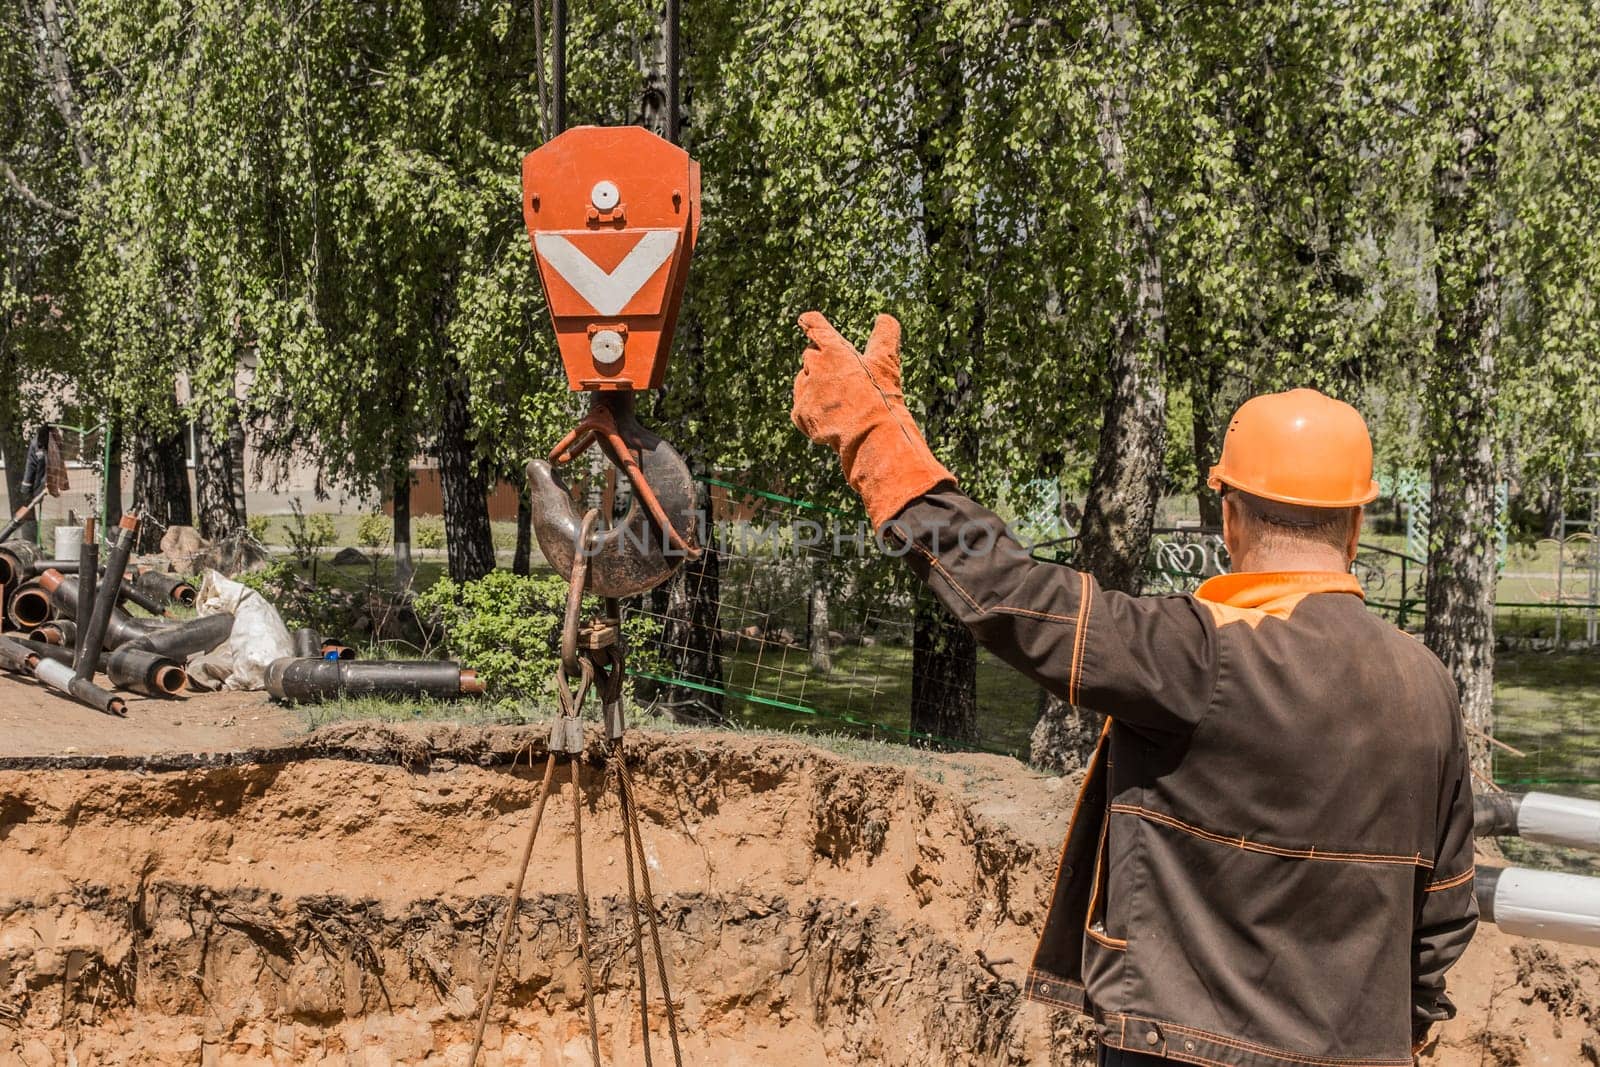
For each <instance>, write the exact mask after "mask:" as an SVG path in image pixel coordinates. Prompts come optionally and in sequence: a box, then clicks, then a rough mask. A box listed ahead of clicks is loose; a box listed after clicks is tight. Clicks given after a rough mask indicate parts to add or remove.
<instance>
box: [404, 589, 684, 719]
mask: <svg viewBox="0 0 1600 1067" xmlns="http://www.w3.org/2000/svg"><path fill="white" fill-rule="evenodd" d="M566 601H567V583H566V582H565V581H563V580H562V579H560V578H557V577H555V576H553V575H519V574H512V573H511V572H510V571H502V570H497V571H491V572H490V573H488V574H486V575H485V576H483V577H482V578H479V579H478V580H477V581H472V582H462V583H458V582H454V581H452V580H451V579H449V578H441V579H439V581H438V583H437V584H435V585H434V586H433V588H431V589H429V590H428V591H427V592H425V593H421V594H419V595H418V596H417V599H416V609H417V615H418V616H419V617H420V618H422V619H423V620H426V621H425V625H430V624H431V625H434V626H436V627H437V629H438V636H439V637H440V639H441V643H442V644H443V646H444V648H445V650H446V651H447V652H448V653H449V654H450V655H451V656H453V657H454V658H456V659H459V660H460V661H461V662H462V664H463V665H465V666H468V667H471V668H473V669H475V670H476V671H477V672H478V674H479V676H480V677H482V679H483V683H484V687H485V688H486V689H487V690H488V692H489V695H490V696H491V697H497V698H498V697H522V698H541V699H543V700H545V701H552V700H553V694H554V684H555V681H554V680H555V672H556V664H557V662H558V660H559V659H560V655H561V652H560V642H561V615H562V612H563V611H564V610H565V607H566ZM598 603H599V602H598V601H595V602H594V603H593V604H592V605H591V604H585V612H584V617H585V618H588V617H589V616H590V615H591V614H592V613H593V611H592V609H593V608H594V607H597V606H598ZM659 630H660V625H659V624H658V623H657V622H656V621H655V620H654V619H651V618H648V617H646V616H642V615H635V616H630V617H628V619H627V621H626V622H624V624H623V639H624V641H625V642H626V645H627V648H628V665H629V666H630V667H633V668H635V669H638V670H655V669H659V667H658V664H656V662H655V660H656V655H655V652H654V648H655V638H656V636H657V634H658V633H659ZM574 681H576V680H574Z"/></svg>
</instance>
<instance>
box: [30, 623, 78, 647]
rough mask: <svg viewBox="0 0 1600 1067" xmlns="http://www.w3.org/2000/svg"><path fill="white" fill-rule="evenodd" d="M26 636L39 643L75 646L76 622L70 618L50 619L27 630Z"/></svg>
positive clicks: (76, 636)
mask: <svg viewBox="0 0 1600 1067" xmlns="http://www.w3.org/2000/svg"><path fill="white" fill-rule="evenodd" d="M28 637H29V638H30V639H32V640H34V641H38V642H40V643H41V644H46V645H60V646H62V647H64V648H75V647H76V646H77V644H78V624H77V623H75V622H73V621H72V620H71V619H52V620H51V621H50V622H47V623H45V624H44V625H43V626H39V627H36V628H35V629H33V630H31V631H29V633H28Z"/></svg>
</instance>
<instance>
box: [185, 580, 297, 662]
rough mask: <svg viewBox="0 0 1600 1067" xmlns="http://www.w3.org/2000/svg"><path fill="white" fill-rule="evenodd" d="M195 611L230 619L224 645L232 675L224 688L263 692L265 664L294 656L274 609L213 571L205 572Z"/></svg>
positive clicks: (290, 641) (265, 601) (266, 601)
mask: <svg viewBox="0 0 1600 1067" xmlns="http://www.w3.org/2000/svg"><path fill="white" fill-rule="evenodd" d="M195 610H196V612H197V613H198V614H200V615H217V614H220V613H222V612H227V613H228V614H231V615H232V616H233V620H234V621H233V635H232V636H231V637H229V638H228V644H227V649H228V652H229V654H230V655H231V656H232V657H233V673H232V674H230V675H228V677H227V680H226V681H224V682H223V683H222V688H224V689H264V688H266V684H267V665H268V664H270V663H271V662H272V661H273V660H277V659H283V658H284V657H286V656H293V655H294V641H293V640H292V639H291V638H290V637H289V628H288V627H286V626H285V625H284V624H283V617H282V616H280V615H279V614H278V609H277V608H275V607H273V606H272V604H271V602H270V601H268V600H267V598H266V597H264V596H262V595H261V594H260V593H258V592H256V591H255V590H254V589H251V588H250V587H249V586H247V585H243V584H241V583H239V582H235V581H233V580H232V579H229V578H224V577H223V576H222V575H221V574H220V573H218V572H217V571H207V572H206V579H205V581H204V582H203V583H201V586H200V598H199V600H198V601H197V602H196V604H195Z"/></svg>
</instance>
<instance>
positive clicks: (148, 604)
mask: <svg viewBox="0 0 1600 1067" xmlns="http://www.w3.org/2000/svg"><path fill="white" fill-rule="evenodd" d="M117 597H118V599H119V600H126V601H127V602H128V603H130V604H137V605H139V606H140V607H141V608H143V609H144V610H146V611H148V612H149V613H150V614H152V615H164V616H167V617H169V618H170V617H171V612H169V611H167V605H166V603H165V602H163V601H161V600H158V599H156V598H155V597H153V596H151V595H150V594H149V593H146V592H145V591H144V590H143V589H140V588H139V587H138V586H136V585H134V584H133V583H132V582H130V581H128V580H127V579H126V578H124V579H123V580H122V584H121V587H120V588H119V589H118V590H117Z"/></svg>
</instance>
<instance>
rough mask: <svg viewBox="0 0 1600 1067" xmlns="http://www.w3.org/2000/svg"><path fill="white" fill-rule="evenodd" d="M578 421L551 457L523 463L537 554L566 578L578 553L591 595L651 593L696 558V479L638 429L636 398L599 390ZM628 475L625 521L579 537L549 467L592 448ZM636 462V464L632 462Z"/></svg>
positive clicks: (561, 484) (567, 496)
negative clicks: (630, 495) (630, 497)
mask: <svg viewBox="0 0 1600 1067" xmlns="http://www.w3.org/2000/svg"><path fill="white" fill-rule="evenodd" d="M593 396H594V401H593V406H592V407H591V408H590V409H589V414H588V415H586V416H585V417H584V419H583V421H582V422H580V423H579V424H578V425H577V427H575V428H574V429H573V431H572V432H571V433H569V434H568V435H567V436H566V437H565V438H564V439H563V440H562V442H561V443H560V444H559V445H557V446H556V447H555V449H554V450H553V451H552V452H551V453H550V457H549V459H547V460H544V459H536V460H533V461H532V462H531V463H529V464H528V468H527V474H528V492H529V495H530V497H531V502H532V512H533V530H534V536H535V537H536V538H538V541H539V551H541V552H542V553H544V558H545V559H546V560H547V561H548V562H549V563H550V566H551V567H553V568H555V571H556V573H557V574H560V575H561V576H562V577H564V578H566V579H568V580H569V581H570V580H571V579H572V576H573V564H574V562H575V561H576V560H577V557H578V555H579V554H580V553H582V555H583V556H584V559H585V562H586V563H587V570H588V591H589V592H591V593H593V594H595V595H597V596H602V597H627V596H633V595H634V594H636V593H642V592H644V591H646V590H647V589H654V588H655V587H656V586H658V585H660V584H661V583H662V582H664V581H666V580H667V579H668V578H669V577H671V576H672V572H673V571H675V570H677V569H678V567H680V566H681V565H682V564H683V561H684V560H686V559H693V558H697V557H698V556H699V555H700V548H699V546H698V544H697V542H696V522H695V519H696V516H695V493H694V477H693V475H692V474H690V472H689V465H688V464H687V463H685V462H684V459H683V457H682V456H680V455H679V454H678V453H677V451H676V450H675V449H674V448H673V447H672V446H671V445H669V444H667V443H666V442H665V441H663V440H662V439H661V438H660V437H659V436H657V435H656V434H653V433H651V432H650V431H649V430H647V429H645V428H644V427H643V426H641V425H640V424H639V421H638V419H637V418H635V417H634V413H633V394H632V393H629V392H621V391H618V392H597V393H595V394H593ZM596 444H598V445H599V446H600V449H601V451H603V452H604V453H605V454H606V458H607V459H609V460H610V461H611V462H612V463H613V464H614V465H615V466H616V467H617V468H618V469H619V470H621V471H622V472H623V474H624V475H626V476H627V479H628V481H629V483H630V484H631V485H632V487H633V502H632V503H631V504H630V505H629V506H628V511H627V514H626V515H624V516H623V517H622V521H621V522H619V523H617V525H615V526H614V527H612V528H611V529H609V530H607V531H605V532H604V533H600V534H594V535H591V536H590V537H588V539H587V541H585V538H584V531H583V516H582V515H581V514H580V513H579V511H578V506H577V505H576V504H575V503H574V502H573V500H572V494H571V493H570V492H569V491H568V487H567V485H566V482H565V481H564V480H563V479H562V478H561V475H560V473H559V472H558V471H557V470H556V469H555V466H554V465H565V464H568V463H571V462H572V461H573V460H574V459H576V458H577V457H578V456H579V455H581V454H582V453H583V452H584V451H586V450H587V449H588V448H589V447H590V446H591V445H596ZM636 457H637V458H636Z"/></svg>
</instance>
